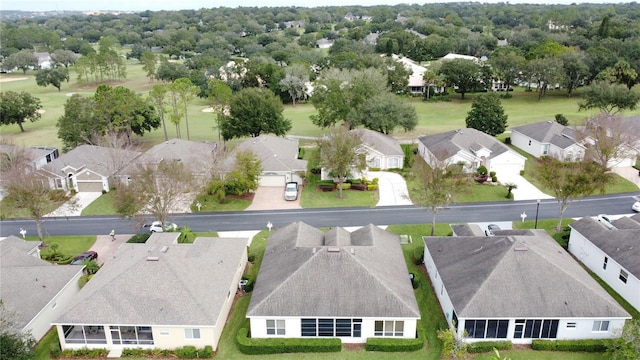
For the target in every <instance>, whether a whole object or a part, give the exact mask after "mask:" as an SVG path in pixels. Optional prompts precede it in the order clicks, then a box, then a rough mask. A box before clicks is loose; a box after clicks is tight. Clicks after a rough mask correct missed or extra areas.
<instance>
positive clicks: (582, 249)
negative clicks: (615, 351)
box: [569, 214, 640, 311]
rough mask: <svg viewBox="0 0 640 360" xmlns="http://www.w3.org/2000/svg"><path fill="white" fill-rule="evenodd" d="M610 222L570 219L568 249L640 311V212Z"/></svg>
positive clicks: (585, 218) (586, 218)
mask: <svg viewBox="0 0 640 360" xmlns="http://www.w3.org/2000/svg"><path fill="white" fill-rule="evenodd" d="M611 224H612V225H613V227H608V226H605V225H604V224H603V223H601V222H599V221H597V220H595V219H592V218H590V217H584V218H582V219H580V220H577V221H575V222H573V223H571V224H570V225H569V226H570V227H571V235H570V236H569V251H570V252H571V253H572V254H573V255H574V256H575V257H576V258H577V259H578V260H580V261H581V262H582V263H583V264H584V266H586V267H587V268H589V270H591V271H593V272H594V273H595V274H596V275H598V277H599V278H601V279H602V280H603V281H604V282H606V283H607V284H608V285H609V286H611V288H612V289H613V290H615V291H616V292H617V293H618V294H620V296H622V297H623V298H624V299H625V300H627V302H629V304H631V306H633V307H634V308H636V309H638V310H639V311H640V214H635V215H633V216H629V217H627V216H623V217H621V218H619V219H617V220H613V221H612V222H611Z"/></svg>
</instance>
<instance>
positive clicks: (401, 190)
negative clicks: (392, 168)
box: [367, 171, 413, 206]
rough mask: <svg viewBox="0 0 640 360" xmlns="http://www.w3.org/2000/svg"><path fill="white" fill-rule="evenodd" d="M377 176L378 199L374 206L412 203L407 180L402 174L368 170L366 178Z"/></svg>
mask: <svg viewBox="0 0 640 360" xmlns="http://www.w3.org/2000/svg"><path fill="white" fill-rule="evenodd" d="M373 178H378V194H379V200H378V203H377V204H376V206H394V205H412V204H413V203H412V202H411V199H410V198H409V190H408V189H407V182H406V181H405V180H404V178H403V177H402V175H400V174H396V173H394V172H387V171H369V174H368V175H367V179H369V180H371V179H373Z"/></svg>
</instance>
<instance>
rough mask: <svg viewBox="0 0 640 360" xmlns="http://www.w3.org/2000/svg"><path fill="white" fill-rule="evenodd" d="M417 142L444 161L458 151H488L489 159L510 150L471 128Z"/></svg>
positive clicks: (435, 135)
mask: <svg viewBox="0 0 640 360" xmlns="http://www.w3.org/2000/svg"><path fill="white" fill-rule="evenodd" d="M418 140H419V141H420V142H421V143H422V144H424V146H425V147H426V148H427V149H429V151H430V152H431V153H432V154H434V155H436V156H438V157H445V158H442V159H440V160H445V159H446V158H449V157H451V156H453V155H455V154H457V153H458V151H465V152H468V153H472V154H473V153H475V152H476V151H477V150H479V148H486V149H488V150H489V151H490V152H491V154H490V155H489V158H490V159H491V158H494V157H496V156H498V155H500V154H502V153H504V152H507V151H511V149H509V148H508V147H507V146H506V145H504V144H503V143H501V142H500V141H498V140H496V139H495V138H494V137H493V136H490V135H487V134H485V133H483V132H482V131H478V130H476V129H471V128H467V129H458V130H452V131H447V132H443V133H439V134H433V135H427V136H423V137H421V138H419V139H418ZM516 154H517V153H516ZM518 155H519V154H518Z"/></svg>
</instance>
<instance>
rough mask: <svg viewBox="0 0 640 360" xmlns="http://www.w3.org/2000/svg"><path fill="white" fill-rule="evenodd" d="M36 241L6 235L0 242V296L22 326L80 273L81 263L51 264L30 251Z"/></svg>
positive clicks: (36, 243) (35, 244)
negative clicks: (79, 264)
mask: <svg viewBox="0 0 640 360" xmlns="http://www.w3.org/2000/svg"><path fill="white" fill-rule="evenodd" d="M37 245H38V242H35V241H24V240H22V239H19V238H16V237H13V236H11V237H8V238H6V239H4V240H2V241H0V284H2V286H1V287H0V298H1V299H2V301H3V302H4V305H5V306H6V309H7V310H11V311H14V312H16V313H17V316H18V324H17V325H18V326H19V327H20V329H22V328H24V327H25V326H26V325H27V324H28V323H29V322H30V321H31V320H32V319H33V318H34V317H35V316H36V315H38V313H39V312H40V311H42V310H43V309H44V307H45V306H46V305H47V304H48V303H49V302H50V301H51V299H53V298H54V297H55V296H56V295H57V294H58V293H59V292H60V291H61V290H62V289H64V288H65V287H66V286H67V285H71V286H74V284H69V281H71V280H72V279H73V278H75V277H76V276H77V275H78V274H79V273H80V272H82V268H83V267H82V266H75V265H73V266H72V265H65V266H61V265H60V266H58V265H53V264H51V263H49V262H47V261H44V260H41V259H39V258H37V257H35V256H32V255H29V252H30V251H31V250H32V249H33V247H34V246H37Z"/></svg>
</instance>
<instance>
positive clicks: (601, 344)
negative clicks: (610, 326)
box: [531, 339, 610, 352]
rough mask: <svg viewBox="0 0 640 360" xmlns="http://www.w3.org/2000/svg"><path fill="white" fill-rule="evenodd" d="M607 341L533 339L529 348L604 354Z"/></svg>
mask: <svg viewBox="0 0 640 360" xmlns="http://www.w3.org/2000/svg"><path fill="white" fill-rule="evenodd" d="M609 342H610V340H607V339H584V340H541V339H533V342H532V343H531V348H532V349H533V350H546V351H584V352H605V351H607V344H608V343H609Z"/></svg>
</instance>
